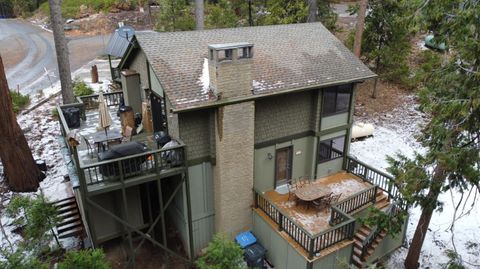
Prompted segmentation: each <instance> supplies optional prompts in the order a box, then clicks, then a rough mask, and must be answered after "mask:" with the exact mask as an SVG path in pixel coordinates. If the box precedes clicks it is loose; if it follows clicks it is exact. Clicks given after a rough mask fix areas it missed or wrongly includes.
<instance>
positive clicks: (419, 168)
mask: <svg viewBox="0 0 480 269" xmlns="http://www.w3.org/2000/svg"><path fill="white" fill-rule="evenodd" d="M423 14H424V15H425V21H426V25H427V26H428V27H429V28H430V29H431V30H432V31H434V32H435V33H437V34H438V36H439V37H443V41H445V42H447V43H448V45H449V47H450V54H449V55H448V56H447V61H446V63H445V64H444V65H443V66H442V67H441V68H439V69H438V70H435V71H433V73H432V74H431V75H430V76H429V77H428V79H427V81H426V82H425V87H424V88H423V89H422V90H421V91H420V93H419V96H420V103H421V109H422V110H423V111H425V112H426V113H428V114H429V115H430V116H431V119H430V121H429V122H428V123H427V124H426V126H424V128H423V130H422V135H421V137H420V142H422V144H423V145H424V146H425V147H426V148H427V152H426V153H425V154H424V155H419V154H417V155H416V157H415V158H414V159H408V158H406V157H404V156H399V157H397V158H396V159H390V162H391V164H392V167H391V168H390V172H391V173H392V174H393V175H395V176H396V179H397V181H398V184H399V185H401V186H403V188H402V192H403V194H404V196H405V197H406V199H407V201H408V202H409V203H410V204H413V205H418V206H420V207H421V209H422V213H421V216H420V219H419V222H418V224H417V227H416V230H415V234H414V237H413V239H412V243H411V246H410V248H409V252H408V255H407V258H406V260H405V266H406V268H407V269H416V268H418V266H419V264H418V260H419V257H420V251H421V248H422V245H423V241H424V239H425V235H426V233H427V231H428V225H429V223H430V220H431V217H432V214H433V211H434V210H435V209H437V208H438V207H439V206H441V204H440V203H439V201H438V197H439V195H440V194H441V193H442V192H445V191H448V190H450V189H454V190H455V191H457V192H459V193H463V192H466V191H467V190H468V189H469V188H475V189H476V190H479V189H480V185H479V183H480V170H479V169H480V168H479V167H480V165H479V164H480V124H479V122H480V59H479V58H478V55H480V42H478V40H479V37H480V20H478V14H480V3H479V2H478V1H475V0H463V1H462V0H454V1H452V0H440V1H430V2H428V3H426V5H425V7H424V13H423ZM445 14H449V15H448V16H445ZM460 260H461V259H460Z"/></svg>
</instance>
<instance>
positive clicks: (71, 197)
mask: <svg viewBox="0 0 480 269" xmlns="http://www.w3.org/2000/svg"><path fill="white" fill-rule="evenodd" d="M71 201H75V196H70V197H68V198H65V199H61V200H58V201H55V202H52V204H53V205H61V204H62V203H69V202H71Z"/></svg>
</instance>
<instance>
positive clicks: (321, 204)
mask: <svg viewBox="0 0 480 269" xmlns="http://www.w3.org/2000/svg"><path fill="white" fill-rule="evenodd" d="M328 199H329V198H324V199H318V200H313V201H312V204H313V206H314V207H315V209H317V217H318V213H319V212H321V211H322V210H324V209H328V207H329V206H330V203H329V201H328Z"/></svg>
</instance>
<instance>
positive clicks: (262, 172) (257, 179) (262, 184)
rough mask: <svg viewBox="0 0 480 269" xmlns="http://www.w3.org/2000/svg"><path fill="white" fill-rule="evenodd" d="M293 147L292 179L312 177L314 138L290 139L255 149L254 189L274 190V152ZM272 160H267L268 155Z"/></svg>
mask: <svg viewBox="0 0 480 269" xmlns="http://www.w3.org/2000/svg"><path fill="white" fill-rule="evenodd" d="M289 146H293V153H292V178H294V179H298V178H300V177H303V178H304V177H305V176H307V177H308V178H311V176H312V175H313V168H314V167H313V162H312V160H314V157H315V137H313V136H307V137H304V138H300V139H292V140H290V141H288V142H284V143H279V144H275V145H272V146H267V147H263V148H259V149H255V153H254V154H255V155H254V159H255V165H254V183H253V184H254V188H256V189H258V190H260V191H268V190H272V189H274V188H275V151H276V150H277V149H281V148H284V147H289ZM269 153H270V154H271V155H272V157H273V158H272V159H271V160H270V159H268V154H269Z"/></svg>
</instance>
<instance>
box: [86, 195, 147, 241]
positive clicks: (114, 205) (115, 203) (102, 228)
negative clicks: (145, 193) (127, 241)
mask: <svg viewBox="0 0 480 269" xmlns="http://www.w3.org/2000/svg"><path fill="white" fill-rule="evenodd" d="M126 195H127V206H128V221H129V222H130V223H131V224H132V225H134V226H135V227H137V228H143V225H144V222H143V213H142V205H141V201H140V189H139V187H138V186H135V187H131V188H128V189H126ZM91 199H92V200H93V201H94V202H95V203H97V204H99V205H100V206H102V207H103V208H104V209H106V210H108V211H110V212H113V214H115V215H117V216H122V218H123V217H124V216H125V214H124V211H123V203H122V193H121V191H114V192H108V193H103V194H99V195H95V196H92V197H91ZM89 214H90V220H91V222H92V223H91V228H93V229H94V234H95V235H96V237H97V241H98V242H102V241H106V240H109V239H113V238H116V237H119V236H121V234H122V233H123V228H122V225H121V224H119V223H118V222H117V221H116V220H115V219H113V218H111V217H109V216H108V215H106V214H105V213H103V212H102V211H100V210H98V209H96V208H94V207H92V206H91V207H90V209H89Z"/></svg>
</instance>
